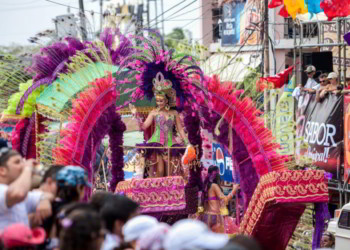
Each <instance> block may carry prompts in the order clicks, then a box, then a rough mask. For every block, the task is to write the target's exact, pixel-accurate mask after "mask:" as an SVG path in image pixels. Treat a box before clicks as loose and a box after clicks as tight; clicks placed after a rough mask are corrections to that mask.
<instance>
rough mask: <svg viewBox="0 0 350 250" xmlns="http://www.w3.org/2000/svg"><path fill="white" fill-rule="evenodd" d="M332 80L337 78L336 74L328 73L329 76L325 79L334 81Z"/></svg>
mask: <svg viewBox="0 0 350 250" xmlns="http://www.w3.org/2000/svg"><path fill="white" fill-rule="evenodd" d="M334 78H338V75H337V73H335V72H331V73H329V75H328V77H327V79H334Z"/></svg>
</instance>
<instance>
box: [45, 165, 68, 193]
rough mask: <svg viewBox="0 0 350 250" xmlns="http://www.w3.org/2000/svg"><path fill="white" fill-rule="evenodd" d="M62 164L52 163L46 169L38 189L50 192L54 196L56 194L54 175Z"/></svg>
mask: <svg viewBox="0 0 350 250" xmlns="http://www.w3.org/2000/svg"><path fill="white" fill-rule="evenodd" d="M63 167H64V166H62V165H52V166H51V167H49V169H47V170H46V172H45V174H44V176H43V179H42V181H41V184H40V187H39V189H40V190H41V191H43V192H47V193H51V194H52V195H53V196H55V197H56V195H57V182H56V175H57V173H58V172H59V171H60V170H61V169H62V168H63Z"/></svg>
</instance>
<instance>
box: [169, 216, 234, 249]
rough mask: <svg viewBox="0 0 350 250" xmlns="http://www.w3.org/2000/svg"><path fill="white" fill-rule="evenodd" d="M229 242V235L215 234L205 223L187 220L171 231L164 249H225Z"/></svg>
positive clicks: (177, 223) (176, 224) (180, 222)
mask: <svg viewBox="0 0 350 250" xmlns="http://www.w3.org/2000/svg"><path fill="white" fill-rule="evenodd" d="M228 241H229V238H228V236H227V235H224V234H217V233H213V232H212V231H211V230H210V229H209V228H208V226H207V225H206V224H204V223H203V222H201V221H198V220H190V219H185V220H181V221H179V222H176V223H175V224H174V225H173V227H172V228H171V229H170V231H169V232H168V234H167V236H166V237H165V240H164V249H165V250H193V249H197V250H199V249H206V250H215V249H221V248H223V247H224V246H225V245H226V244H227V243H228Z"/></svg>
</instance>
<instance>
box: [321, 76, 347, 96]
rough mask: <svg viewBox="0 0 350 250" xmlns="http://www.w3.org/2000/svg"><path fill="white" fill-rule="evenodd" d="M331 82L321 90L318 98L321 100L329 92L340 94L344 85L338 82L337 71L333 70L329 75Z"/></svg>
mask: <svg viewBox="0 0 350 250" xmlns="http://www.w3.org/2000/svg"><path fill="white" fill-rule="evenodd" d="M327 79H328V81H329V84H328V85H327V86H326V87H325V88H324V89H323V90H321V92H320V94H319V98H318V100H319V101H321V100H323V99H324V98H325V96H326V95H327V94H328V93H333V94H339V93H340V92H341V91H342V86H341V85H339V83H338V75H337V73H335V72H331V73H329V74H328V77H327Z"/></svg>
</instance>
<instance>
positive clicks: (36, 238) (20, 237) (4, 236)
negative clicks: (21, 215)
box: [0, 223, 46, 250]
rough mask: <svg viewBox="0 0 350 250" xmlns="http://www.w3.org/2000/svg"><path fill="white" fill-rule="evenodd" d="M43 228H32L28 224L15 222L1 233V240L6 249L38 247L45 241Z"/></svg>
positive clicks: (15, 249)
mask: <svg viewBox="0 0 350 250" xmlns="http://www.w3.org/2000/svg"><path fill="white" fill-rule="evenodd" d="M45 238H46V233H45V230H44V229H43V228H40V227H39V228H35V229H30V228H29V227H28V226H27V225H24V224H21V223H15V224H12V225H10V226H8V227H6V228H5V229H4V230H3V231H2V232H1V233H0V240H1V242H2V244H3V246H4V247H5V249H6V250H17V249H24V248H25V249H27V250H29V249H36V246H38V245H40V244H42V243H43V242H44V241H45Z"/></svg>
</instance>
